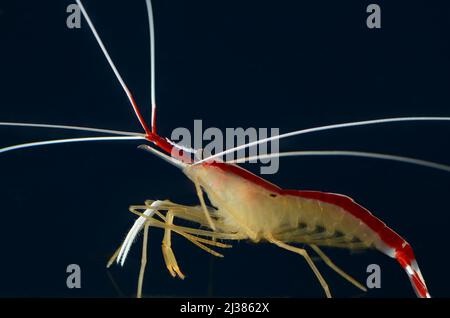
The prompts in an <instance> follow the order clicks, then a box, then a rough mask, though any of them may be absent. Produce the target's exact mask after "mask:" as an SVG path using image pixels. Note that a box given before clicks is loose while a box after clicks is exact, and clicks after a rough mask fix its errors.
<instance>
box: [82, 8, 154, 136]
mask: <svg viewBox="0 0 450 318" xmlns="http://www.w3.org/2000/svg"><path fill="white" fill-rule="evenodd" d="M76 2H77V5H78V7H79V8H80V10H81V13H82V14H83V16H84V18H85V19H86V21H87V23H88V25H89V27H90V29H91V31H92V33H93V34H94V37H95V39H96V40H97V43H98V45H99V46H100V48H101V50H102V52H103V54H104V55H105V57H106V60H107V61H108V63H109V66H111V68H112V70H113V72H114V74H115V75H116V78H117V79H118V80H119V83H120V85H121V86H122V88H123V90H124V91H125V94H126V95H127V97H128V100H129V101H130V103H131V106H132V107H133V110H134V113H135V114H136V117H137V118H138V120H139V123H140V124H141V126H142V128H144V130H145V132H146V133H147V134H149V133H150V130H149V129H148V126H147V124H146V123H145V120H144V117H143V116H142V115H141V112H140V110H139V107H138V106H137V104H136V102H135V100H134V98H133V95H131V92H130V90H129V89H128V87H127V85H126V84H125V82H124V80H123V79H122V76H121V75H120V73H119V71H118V70H117V68H116V66H115V65H114V62H113V61H112V59H111V57H110V56H109V53H108V51H107V50H106V47H105V45H104V44H103V41H102V40H101V38H100V36H99V35H98V33H97V30H96V29H95V27H94V24H93V23H92V21H91V19H90V18H89V15H88V14H87V12H86V10H85V9H84V6H83V4H82V3H81V1H80V0H76Z"/></svg>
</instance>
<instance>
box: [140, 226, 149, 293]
mask: <svg viewBox="0 0 450 318" xmlns="http://www.w3.org/2000/svg"><path fill="white" fill-rule="evenodd" d="M148 226H149V224H148V222H145V225H144V238H143V240H142V256H141V269H140V271H139V278H138V289H137V298H141V297H142V285H143V283H144V274H145V267H146V266H147V241H148Z"/></svg>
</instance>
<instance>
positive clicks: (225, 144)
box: [170, 120, 280, 174]
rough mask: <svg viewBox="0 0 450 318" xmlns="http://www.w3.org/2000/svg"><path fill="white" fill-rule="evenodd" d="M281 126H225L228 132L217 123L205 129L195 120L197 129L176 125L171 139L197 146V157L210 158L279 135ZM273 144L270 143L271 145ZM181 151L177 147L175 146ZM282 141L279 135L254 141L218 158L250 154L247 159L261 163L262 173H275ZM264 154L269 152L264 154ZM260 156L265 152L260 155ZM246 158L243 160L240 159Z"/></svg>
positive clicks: (228, 159) (231, 158)
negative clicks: (216, 125) (237, 148)
mask: <svg viewBox="0 0 450 318" xmlns="http://www.w3.org/2000/svg"><path fill="white" fill-rule="evenodd" d="M279 133H280V129H279V128H270V129H269V128H258V129H257V128H254V127H249V128H246V129H244V128H242V127H237V128H226V129H225V132H224V131H223V130H221V129H219V128H216V127H209V128H207V129H205V130H203V122H202V121H201V120H194V133H193V134H192V133H191V131H190V130H189V129H187V128H184V127H179V128H176V129H174V130H173V131H172V135H171V138H170V139H171V140H172V141H174V142H175V143H177V145H180V146H181V147H183V148H184V150H185V152H186V150H187V149H195V151H196V153H195V157H196V159H197V160H199V159H207V158H208V157H210V156H212V155H214V154H219V153H221V152H223V151H225V150H226V149H231V148H234V147H237V146H242V145H246V144H248V143H253V142H257V141H259V140H261V139H265V138H271V137H275V136H278V135H279ZM269 146H270V147H269ZM175 151H177V153H174V154H173V155H178V154H179V153H178V150H177V149H175ZM278 152H279V141H278V139H275V140H271V141H267V142H262V143H260V144H255V145H252V146H250V147H247V148H243V149H239V150H237V151H235V152H230V153H227V154H225V155H223V156H219V157H218V158H214V159H215V160H221V161H225V162H227V161H232V160H236V159H242V158H248V157H250V159H249V160H246V161H245V162H249V163H259V164H262V166H261V167H260V173H261V174H275V173H277V172H278V169H279V159H280V158H279V157H278V156H277V154H278ZM265 155H270V156H267V157H264V156H265ZM260 156H262V157H261V158H260ZM240 162H243V161H240Z"/></svg>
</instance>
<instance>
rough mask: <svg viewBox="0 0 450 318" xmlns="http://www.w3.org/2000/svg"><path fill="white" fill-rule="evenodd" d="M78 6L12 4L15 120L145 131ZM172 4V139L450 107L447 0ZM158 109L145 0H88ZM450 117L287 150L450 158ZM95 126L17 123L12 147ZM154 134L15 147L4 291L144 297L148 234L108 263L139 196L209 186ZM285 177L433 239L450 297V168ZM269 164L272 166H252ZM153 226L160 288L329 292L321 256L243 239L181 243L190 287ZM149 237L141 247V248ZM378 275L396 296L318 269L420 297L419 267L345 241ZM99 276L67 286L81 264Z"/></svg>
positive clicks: (9, 90) (318, 171)
mask: <svg viewBox="0 0 450 318" xmlns="http://www.w3.org/2000/svg"><path fill="white" fill-rule="evenodd" d="M69 3H71V2H70V1H5V0H2V1H0V41H1V46H0V92H1V94H0V120H1V121H24V122H37V123H55V124H68V125H84V126H93V127H100V128H111V129H121V130H133V131H139V127H138V124H137V121H136V119H135V118H134V117H133V114H132V112H131V109H130V107H129V105H128V103H127V99H126V96H125V95H124V94H123V92H122V90H121V88H120V86H119V84H118V82H117V80H116V79H115V78H114V76H113V73H112V72H111V70H110V68H109V66H108V65H107V63H106V61H105V59H104V57H103V55H102V53H101V51H100V49H99V48H98V46H97V44H96V42H95V40H94V38H93V36H92V34H91V33H90V31H89V29H88V27H87V24H86V23H85V21H84V20H83V23H82V29H81V30H69V29H67V28H66V26H65V19H66V16H67V13H66V12H65V11H66V10H65V9H66V6H67V5H68V4H69ZM369 3H370V2H366V1H309V2H306V1H301V2H300V1H261V0H258V1H256V0H251V1H249V0H246V1H237V0H234V1H230V0H228V1H208V0H203V1H162V0H155V1H154V12H155V20H156V36H157V38H156V47H157V51H156V54H157V96H158V104H159V109H158V114H159V118H158V125H159V131H160V132H161V133H162V134H164V135H170V133H171V131H172V129H174V128H176V127H187V128H190V129H191V128H192V127H193V120H194V119H202V120H203V124H204V127H219V128H222V129H225V128H226V127H239V126H241V127H257V128H258V127H279V128H280V130H281V132H288V131H292V130H296V129H300V128H307V127H313V126H318V125H324V124H331V123H339V122H344V121H353V120H365V119H373V118H383V117H390V116H414V115H424V116H450V107H449V105H450V104H449V103H450V90H449V87H450V86H449V85H450V38H449V33H448V30H450V11H449V10H448V9H449V8H448V4H444V1H425V0H424V1H395V3H392V1H376V3H378V4H380V5H381V7H382V29H381V30H369V29H368V28H367V27H366V25H365V19H366V17H367V14H366V13H365V9H366V6H367V4H369ZM84 4H85V6H86V9H87V10H88V12H89V13H90V15H91V18H92V19H93V21H94V23H95V25H96V26H97V29H98V31H99V33H100V35H101V36H102V38H103V39H104V42H105V44H106V46H107V48H108V49H109V51H110V54H111V56H112V58H113V59H114V61H115V62H116V64H117V67H118V68H119V70H120V72H121V73H122V76H123V77H124V79H125V81H126V82H127V83H128V85H129V87H130V88H131V90H132V91H133V93H134V95H135V98H136V100H137V102H138V103H139V104H140V105H141V107H142V108H143V109H144V113H145V116H146V117H147V118H148V119H149V115H150V113H149V99H150V90H149V58H148V57H149V49H148V47H149V41H148V25H147V17H146V11H145V3H144V1H128V2H126V1H111V0H109V1H85V2H84ZM449 133H450V127H449V124H448V123H437V122H436V123H406V124H391V125H379V126H371V127H364V128H350V129H345V130H336V131H329V132H323V133H318V134H314V135H305V136H301V137H295V138H292V139H289V140H284V141H282V142H281V149H282V150H306V149H342V150H362V151H374V152H385V153H390V154H399V155H405V156H412V157H417V158H422V159H427V160H433V161H437V162H441V163H447V164H450V156H449V155H450V151H449V146H450V142H449V138H448V137H449ZM87 135H88V134H84V133H78V132H65V131H57V130H40V129H28V128H17V129H15V128H0V145H1V146H8V145H12V144H16V143H22V142H29V141H35V140H45V139H52V138H64V137H81V136H87ZM137 145H138V143H136V142H129V143H127V142H118V143H90V144H68V145H59V146H50V147H46V148H41V149H33V150H31V149H30V150H24V151H18V152H15V153H8V154H2V155H1V157H0V176H1V195H0V198H1V206H0V211H1V214H0V216H1V218H0V242H1V258H0V259H1V260H0V296H8V297H9V296H19V297H22V296H58V297H74V296H75V297H79V296H88V297H92V296H94V297H98V296H101V297H103V296H133V295H134V293H135V287H136V282H137V274H138V269H139V261H140V250H141V247H140V244H138V245H136V246H135V248H133V249H132V252H131V254H130V257H129V259H128V261H127V263H126V266H125V268H123V269H121V268H119V267H117V266H115V267H113V268H111V269H110V270H106V268H105V264H106V261H107V259H108V258H109V256H110V255H111V253H112V252H113V251H114V250H115V248H116V247H117V246H118V244H119V243H120V241H121V240H122V239H123V238H124V235H125V233H126V231H127V230H128V229H129V228H130V226H131V224H132V222H133V220H134V219H135V217H134V216H133V215H132V214H130V213H128V212H127V210H128V206H129V205H130V204H140V203H142V202H143V201H144V200H145V199H165V198H169V199H171V200H173V201H175V202H180V203H184V204H195V203H196V202H197V199H196V196H195V191H194V188H193V185H192V184H191V183H190V182H189V181H188V180H187V179H186V178H185V177H184V176H183V175H182V174H181V173H180V172H179V171H178V170H176V169H175V168H173V167H171V166H169V165H168V164H167V163H165V162H162V161H161V160H158V159H156V158H154V157H152V156H150V155H149V154H147V153H144V152H142V151H139V150H137V149H136V146H137ZM281 160H282V161H281V167H280V171H279V173H278V174H276V175H272V176H268V180H270V181H272V182H275V183H277V184H278V185H280V186H282V187H284V188H297V189H311V190H321V191H331V192H337V193H342V194H346V195H349V196H351V197H353V198H355V199H356V200H357V201H358V202H359V203H361V204H363V205H364V206H366V207H367V208H369V209H370V210H371V211H373V213H374V214H375V215H376V216H378V217H379V218H381V219H382V220H383V221H385V222H386V223H387V224H388V225H389V226H391V227H392V228H393V229H395V230H396V231H397V232H398V233H400V234H401V235H402V236H404V237H405V238H406V239H407V240H408V241H409V242H410V243H411V245H412V246H413V248H414V249H415V252H416V255H417V259H418V262H419V265H420V266H421V269H422V272H423V274H424V276H425V279H426V281H427V283H428V286H429V288H430V292H431V294H432V295H434V296H438V297H448V296H449V295H450V294H449V290H448V283H449V282H450V279H449V278H448V273H447V269H448V264H449V259H450V258H449V255H448V243H449V238H448V232H449V225H450V216H449V212H450V209H449V207H448V195H449V192H448V189H449V186H450V175H449V174H445V173H443V172H440V171H435V170H432V169H426V168H421V167H415V166H411V165H405V164H400V163H392V162H382V161H377V160H371V159H358V158H355V159H352V158H318V157H313V158H289V159H281ZM250 169H251V170H252V171H258V168H257V167H256V166H250ZM161 238H162V233H161V231H160V230H157V229H155V230H151V232H150V247H149V256H150V258H149V264H148V270H147V275H146V277H145V286H144V291H145V294H146V295H148V296H170V297H172V296H259V297H264V296H280V297H323V296H324V295H323V292H322V290H321V288H320V286H319V284H318V282H317V281H316V280H315V278H314V276H313V274H312V273H311V271H310V269H309V268H308V266H307V265H306V263H305V261H304V260H303V259H302V258H301V257H299V256H298V255H295V254H292V253H289V252H286V251H283V250H280V249H279V248H276V247H274V246H269V245H268V244H258V245H256V244H248V243H246V242H239V243H235V244H234V246H235V247H234V248H233V249H231V250H226V251H225V252H224V253H225V258H224V259H213V258H212V257H210V256H209V255H207V254H206V253H204V252H203V251H201V250H199V249H198V248H196V247H195V246H193V245H192V244H191V243H190V242H187V241H185V240H184V239H181V238H179V237H175V238H174V242H173V245H174V251H175V254H176V256H177V258H178V261H179V264H180V266H181V268H182V270H183V271H184V272H185V274H186V275H187V278H186V279H185V281H180V280H176V279H173V278H171V277H170V276H169V275H168V273H167V271H166V269H165V267H164V263H163V259H162V256H161V251H160V241H161ZM138 242H140V240H139V241H138ZM327 251H328V253H329V255H330V256H331V257H332V259H333V260H334V261H335V262H336V263H337V264H338V265H340V266H341V267H342V268H344V269H345V270H346V271H348V272H349V273H350V274H352V275H354V276H355V277H356V278H358V279H359V280H361V281H365V279H366V277H367V274H366V272H365V270H366V267H367V265H368V264H372V263H376V264H379V265H380V266H381V268H382V278H381V279H382V288H381V289H379V290H371V291H369V292H368V293H366V294H363V293H361V292H360V291H359V290H357V289H355V288H354V287H353V286H351V285H350V284H349V283H347V282H346V281H344V280H343V279H342V278H340V277H339V276H338V275H337V274H335V273H334V272H333V271H331V270H330V269H328V268H327V267H326V266H325V264H323V263H318V266H319V268H320V269H321V270H322V272H323V274H324V276H325V277H326V278H327V280H328V282H329V285H330V287H331V291H332V292H333V294H334V295H335V296H338V297H414V293H413V291H412V288H411V286H410V283H409V280H408V278H407V275H406V274H405V273H404V272H403V271H402V269H401V268H400V267H399V266H398V264H396V263H395V261H394V260H392V259H390V258H388V257H386V256H384V255H382V254H380V253H378V252H375V251H368V252H363V253H350V252H348V251H343V250H332V249H331V250H330V249H327ZM71 263H76V264H79V265H80V266H81V269H82V288H81V289H79V290H69V289H67V288H66V284H65V280H66V275H67V274H66V273H65V269H66V266H67V265H68V264H71Z"/></svg>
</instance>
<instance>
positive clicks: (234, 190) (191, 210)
mask: <svg viewBox="0 0 450 318" xmlns="http://www.w3.org/2000/svg"><path fill="white" fill-rule="evenodd" d="M77 4H78V6H79V7H80V9H81V12H82V13H83V15H84V17H85V19H86V20H87V22H88V24H89V27H90V29H91V31H92V33H93V34H94V36H95V39H96V40H97V42H98V44H99V46H100V48H101V50H102V52H103V54H104V55H105V57H106V58H107V61H108V63H109V64H110V66H111V68H112V70H113V72H114V74H115V76H116V77H117V79H118V80H119V82H120V84H121V85H122V88H123V89H124V91H125V93H126V94H127V96H128V98H129V101H130V104H131V106H132V107H133V110H134V112H135V114H136V117H137V119H138V120H139V123H140V125H141V126H142V128H143V130H144V133H143V134H142V133H131V132H123V131H115V130H106V129H98V128H87V127H78V126H62V125H46V124H25V123H6V122H1V123H0V125H3V126H21V127H23V126H26V127H44V128H55V129H72V130H82V131H90V132H96V133H103V134H109V135H114V136H100V137H86V138H72V139H59V140H49V141H41V142H34V143H27V144H21V145H13V146H10V147H7V148H3V149H0V153H2V152H6V151H11V150H18V149H23V148H27V147H34V146H45V145H50V144H60V143H68V142H84V141H117V140H144V141H147V142H148V143H149V144H145V145H142V146H140V148H142V149H143V150H145V151H147V152H149V153H151V154H154V155H156V156H157V157H159V158H161V159H163V160H165V161H167V162H169V163H170V164H172V165H173V166H175V167H177V168H179V169H180V170H181V171H182V172H183V173H184V174H185V175H186V177H187V178H189V179H190V180H191V181H192V182H193V184H194V186H195V189H196V192H197V196H198V199H199V205H196V206H187V205H183V204H178V203H174V202H171V201H169V200H147V201H145V202H144V203H143V204H140V205H132V206H131V207H130V211H131V212H132V213H134V214H135V215H137V216H138V217H137V219H136V221H135V223H134V225H133V226H132V228H131V229H130V231H129V232H128V234H127V236H126V238H125V240H124V241H123V243H122V244H121V245H120V246H119V247H118V249H117V250H116V252H115V253H114V254H113V256H112V257H111V258H110V260H109V262H108V267H109V266H111V265H112V264H113V263H115V262H117V263H119V264H121V265H123V264H124V263H125V260H126V258H127V256H128V253H129V251H130V248H131V246H132V244H133V242H134V241H135V239H136V237H137V236H138V234H139V233H140V232H142V231H143V232H144V235H143V249H142V261H141V270H140V274H139V279H138V291H137V295H138V297H140V296H141V295H142V286H143V281H144V272H145V267H146V261H147V252H146V251H147V241H148V229H149V227H154V228H160V229H162V230H163V231H164V237H163V241H162V254H163V257H164V261H165V264H166V266H167V269H168V271H169V273H170V274H171V275H172V276H173V277H179V278H182V279H183V278H184V277H185V275H184V273H183V272H182V271H181V269H180V267H179V265H178V263H177V260H176V257H175V254H174V252H173V250H172V244H171V235H172V233H176V234H178V235H181V236H183V237H184V238H185V239H187V240H188V241H190V242H192V243H193V244H194V245H196V246H197V247H199V248H201V249H203V250H204V251H206V252H208V253H210V254H212V255H214V256H217V257H223V255H222V254H221V253H220V252H219V251H220V249H222V248H230V247H231V245H230V244H231V243H232V242H233V241H236V240H250V241H252V242H255V243H260V242H261V243H262V242H266V243H271V244H274V245H276V246H278V247H280V248H282V249H285V250H288V251H291V252H293V253H296V254H299V255H300V256H301V257H303V259H304V260H305V261H306V262H307V264H308V265H309V267H310V269H311V270H312V272H313V274H314V275H315V277H316V278H317V280H318V281H319V283H320V284H321V286H322V288H323V290H324V292H325V295H326V296H327V297H331V292H330V288H329V286H328V284H327V283H326V280H325V278H324V277H323V276H322V274H321V273H320V271H319V269H318V268H317V267H316V265H315V263H314V261H313V258H312V257H311V256H310V252H309V249H311V250H312V251H314V253H315V254H317V255H318V256H319V257H320V258H321V259H322V260H323V261H324V263H325V264H326V265H328V266H329V267H330V268H331V269H333V270H334V271H335V272H337V273H338V274H339V275H341V276H342V277H343V278H344V279H346V280H348V281H349V282H350V283H352V284H353V285H355V286H356V287H358V288H359V289H361V290H364V291H365V290H366V289H365V287H364V286H363V285H362V284H360V283H359V282H357V281H356V280H355V279H354V278H352V277H351V276H350V275H348V274H347V273H345V272H344V271H343V270H342V269H341V268H339V267H338V266H336V265H335V264H334V263H333V262H332V261H331V260H330V258H328V257H327V256H326V255H325V254H324V252H323V251H322V249H321V247H335V248H344V249H351V250H355V249H376V250H378V251H380V252H382V253H384V254H386V255H388V256H390V257H392V258H394V259H396V260H397V261H398V262H399V264H400V265H401V267H402V268H403V269H404V270H405V271H406V273H407V275H408V277H409V279H410V281H411V284H412V287H413V289H414V291H415V292H416V294H417V296H418V297H423V298H425V297H427V298H428V297H430V293H429V291H428V288H427V285H426V283H425V280H424V277H423V276H422V273H421V271H420V269H419V266H418V264H417V261H416V257H415V255H414V253H413V249H412V248H411V246H410V244H409V243H408V242H407V241H406V240H405V239H403V238H402V237H401V236H400V235H399V234H397V233H396V232H395V231H394V230H392V229H390V228H389V227H388V226H387V225H386V224H385V223H383V222H382V221H381V220H379V219H378V218H377V217H375V216H374V215H373V214H372V213H371V212H369V211H368V210H367V209H365V208H364V207H363V206H361V205H360V204H358V203H357V202H355V201H354V200H353V199H351V198H350V197H347V196H345V195H340V194H334V193H327V192H320V191H306V190H286V189H283V188H280V187H278V186H277V185H274V184H272V183H270V182H269V181H266V180H265V179H262V178H261V177H259V176H257V175H255V174H253V173H251V172H249V171H248V170H245V169H244V168H242V167H240V166H239V165H238V164H239V163H240V162H245V160H246V159H250V158H242V160H235V161H229V162H225V161H222V160H221V158H222V156H223V155H225V154H227V153H231V152H235V151H237V150H239V149H242V148H246V147H250V146H254V145H256V144H261V143H266V142H269V141H271V140H275V139H282V138H287V137H292V136H296V135H301V134H307V133H313V132H318V131H323V130H328V129H338V128H346V127H353V126H364V125H376V124H381V123H384V124H386V123H394V122H410V121H450V117H397V118H385V119H374V120H366V121H360V122H348V123H342V124H333V125H329V126H321V127H315V128H309V129H303V130H298V131H294V132H290V133H285V134H282V135H278V136H273V137H269V138H265V139H261V140H258V141H256V142H252V143H248V144H245V145H241V146H238V147H235V148H231V149H228V150H226V151H224V152H221V153H217V154H214V155H212V156H209V157H207V158H204V159H198V158H197V157H196V156H195V155H194V156H193V155H192V154H189V153H188V151H187V150H186V149H185V148H184V147H181V146H179V145H177V144H176V143H174V142H172V141H170V140H169V139H167V138H163V137H161V136H160V135H158V134H157V132H156V116H155V114H156V102H155V89H154V85H155V81H154V79H155V76H154V69H155V63H154V60H155V57H154V28H153V12H152V8H151V3H150V1H149V0H147V1H146V4H147V10H148V16H149V25H150V44H151V45H150V47H151V68H152V70H151V71H152V83H151V84H152V87H151V92H152V119H151V125H150V128H149V127H148V126H147V124H146V122H145V120H144V118H143V116H142V115H141V113H140V110H139V108H138V106H137V105H136V103H135V101H134V99H133V97H132V95H131V93H130V90H129V89H128V87H127V86H126V85H125V82H124V81H123V79H122V77H121V76H120V74H119V72H118V70H117V68H116V67H115V65H114V63H113V61H112V59H111V58H110V56H109V54H108V52H107V50H106V48H105V45H104V44H103V43H102V40H101V39H100V37H99V35H98V33H97V31H96V29H95V27H94V25H93V23H92V21H91V19H90V18H89V16H88V14H87V12H86V10H85V8H84V7H83V5H82V3H81V2H80V1H79V0H77ZM192 151H193V152H195V150H192ZM270 156H279V157H284V156H357V157H366V158H375V159H382V160H395V161H400V162H404V163H408V164H415V165H420V166H425V167H429V168H435V169H440V170H443V171H446V172H450V167H449V166H445V165H442V164H438V163H433V162H429V161H424V160H419V159H413V158H407V157H401V156H396V155H391V154H380V153H368V152H356V151H336V150H333V151H297V152H284V153H283V152H282V153H275V154H270V155H261V156H257V157H259V158H261V157H266V158H267V157H270ZM206 198H207V199H208V200H209V203H210V204H209V205H207V200H206ZM178 219H182V220H186V221H189V224H194V225H193V226H180V225H177V222H176V220H178ZM299 244H301V245H300V246H302V247H299ZM306 248H308V250H307V249H306Z"/></svg>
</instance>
